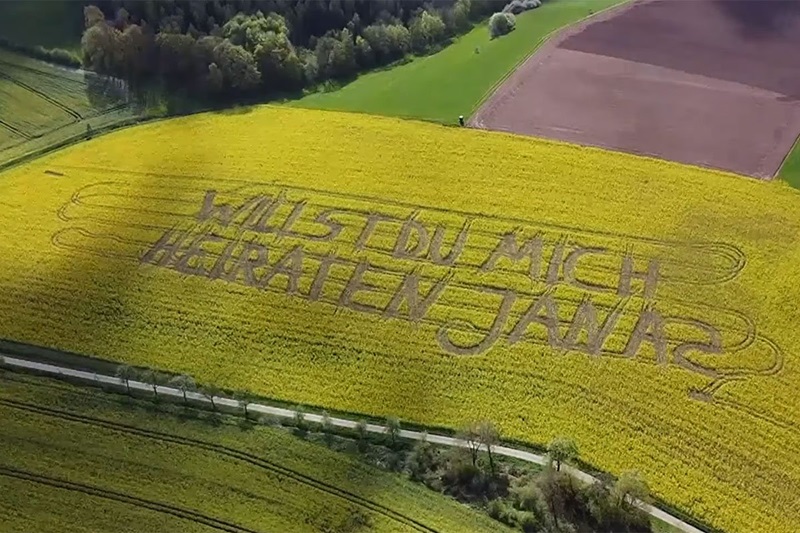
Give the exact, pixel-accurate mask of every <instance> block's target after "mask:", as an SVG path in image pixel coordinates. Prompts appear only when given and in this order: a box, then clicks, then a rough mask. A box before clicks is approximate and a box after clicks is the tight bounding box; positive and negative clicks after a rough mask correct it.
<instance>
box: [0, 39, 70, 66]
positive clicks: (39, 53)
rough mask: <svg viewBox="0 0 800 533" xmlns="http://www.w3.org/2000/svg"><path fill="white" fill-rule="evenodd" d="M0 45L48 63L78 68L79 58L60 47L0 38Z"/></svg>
mask: <svg viewBox="0 0 800 533" xmlns="http://www.w3.org/2000/svg"><path fill="white" fill-rule="evenodd" d="M0 47H2V48H6V49H8V50H11V51H12V52H18V53H20V54H25V55H28V56H31V57H34V58H36V59H41V60H42V61H47V62H48V63H56V64H58V65H64V66H66V67H73V68H80V67H81V60H80V58H79V57H78V56H76V55H75V54H73V53H72V52H68V51H67V50H63V49H61V48H52V49H47V48H43V47H41V46H25V45H22V44H18V43H14V42H11V41H9V40H7V39H3V38H0Z"/></svg>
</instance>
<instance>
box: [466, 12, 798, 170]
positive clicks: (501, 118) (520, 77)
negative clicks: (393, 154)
mask: <svg viewBox="0 0 800 533" xmlns="http://www.w3.org/2000/svg"><path fill="white" fill-rule="evenodd" d="M798 49H800V2H797V1H793V0H790V1H782V0H773V1H767V2H762V1H751V0H692V1H686V0H640V1H636V2H632V3H630V4H626V5H625V6H622V7H620V8H617V9H614V10H611V11H609V12H606V13H603V14H600V15H598V16H596V17H594V18H592V19H590V20H587V21H584V22H583V23H581V24H578V25H576V26H573V27H572V28H569V29H567V30H565V31H564V32H562V33H561V34H560V35H559V36H557V37H556V38H554V39H553V40H552V41H551V42H550V43H548V44H547V45H546V46H544V47H543V48H541V49H540V51H539V52H538V53H536V54H534V55H533V56H532V57H531V58H530V59H529V60H528V61H527V62H526V63H525V64H524V65H523V66H522V67H520V69H519V70H518V71H517V72H515V73H514V74H513V75H512V76H511V77H510V78H509V79H508V81H507V82H506V83H504V84H503V85H502V86H501V87H500V88H499V89H498V90H497V92H495V94H494V95H492V97H491V98H490V99H489V100H488V101H487V102H486V104H485V105H484V106H483V107H482V108H481V109H480V110H479V111H478V113H476V115H475V116H474V117H473V118H472V120H471V125H473V126H476V127H481V128H487V129H497V130H504V131H513V132H517V133H523V134H529V135H537V136H542V137H550V138H555V139H560V140H565V141H570V142H576V143H580V144H588V145H594V146H601V147H605V148H611V149H616V150H622V151H626V152H633V153H638V154H645V155H653V156H656V157H661V158H664V159H671V160H675V161H679V162H683V163H690V164H696V165H702V166H707V167H713V168H719V169H724V170H730V171H733V172H738V173H742V174H747V175H751V176H755V177H761V178H770V177H772V176H774V175H775V173H776V172H777V170H778V168H779V167H780V165H781V162H782V161H783V158H784V157H785V156H786V154H787V153H788V152H789V150H790V149H791V148H792V145H793V143H794V141H795V139H796V138H797V135H798V133H800V61H798V60H797V53H796V51H797V50H798Z"/></svg>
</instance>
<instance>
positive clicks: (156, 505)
mask: <svg viewBox="0 0 800 533" xmlns="http://www.w3.org/2000/svg"><path fill="white" fill-rule="evenodd" d="M0 476H6V477H12V478H15V479H20V480H22V481H28V482H30V483H39V484H40V485H47V486H49V487H54V488H57V489H62V490H68V491H72V492H80V493H82V494H86V495H87V496H93V497H95V498H103V499H105V500H111V501H115V502H119V503H125V504H128V505H132V506H134V507H139V508H144V509H148V510H150V511H155V512H158V513H162V514H168V515H171V516H174V517H176V518H181V519H183V520H188V521H190V522H195V523H198V524H203V525H204V526H208V527H210V528H213V529H216V530H218V531H225V532H226V533H259V532H258V531H256V530H254V529H249V528H246V527H243V526H239V525H236V524H234V523H232V522H227V521H225V520H219V519H217V518H213V517H211V516H207V515H204V514H202V513H199V512H197V511H193V510H190V509H184V508H181V507H177V506H174V505H169V504H165V503H160V502H157V501H153V500H146V499H144V498H139V497H138V496H131V495H129V494H125V493H123V492H117V491H113V490H109V489H104V488H101V487H97V486H94V485H85V484H83V483H76V482H74V481H68V480H66V479H61V478H56V477H51V476H44V475H41V474H35V473H33V472H30V471H27V470H21V469H18V468H11V467H7V466H3V465H0Z"/></svg>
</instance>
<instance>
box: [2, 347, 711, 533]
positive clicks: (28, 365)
mask: <svg viewBox="0 0 800 533" xmlns="http://www.w3.org/2000/svg"><path fill="white" fill-rule="evenodd" d="M0 357H2V358H3V361H4V362H5V364H6V365H7V366H10V367H17V368H24V369H29V370H35V371H37V372H41V373H46V374H51V375H55V376H69V377H72V378H77V379H82V380H87V381H93V382H96V383H103V384H106V385H112V386H116V387H120V388H124V387H125V385H124V384H123V383H122V382H121V381H120V379H119V378H117V377H116V376H108V375H104V374H97V373H95V372H86V371H83V370H74V369H72V368H64V367H60V366H56V365H50V364H44V363H37V362H34V361H27V360H25V359H18V358H16V357H9V356H0ZM128 386H129V387H130V388H131V389H133V390H142V391H152V390H153V386H152V385H150V384H149V383H144V382H141V381H133V380H131V381H129V382H128ZM157 390H158V393H159V394H163V395H164V396H174V397H178V398H182V397H183V392H181V391H180V390H178V389H175V388H172V387H166V386H163V385H159V386H157ZM186 397H187V398H191V399H192V400H196V401H200V402H207V403H210V400H209V399H208V398H207V397H206V396H204V395H203V394H201V393H198V392H187V393H186ZM214 403H215V404H216V405H224V406H227V407H234V408H235V407H238V406H239V402H238V401H236V400H234V399H232V398H228V397H223V396H215V397H214ZM247 410H248V411H249V412H253V413H261V414H267V415H272V416H277V417H281V418H294V416H295V414H296V411H293V410H291V409H284V408H282V407H274V406H271V405H263V404H258V403H252V404H248V406H247ZM305 419H306V420H307V421H309V422H315V423H320V422H322V416H321V415H317V414H312V413H306V414H305ZM330 423H331V424H333V425H334V426H338V427H344V428H354V427H356V425H357V422H356V421H354V420H348V419H346V418H334V417H331V418H330ZM367 431H369V432H371V433H385V432H386V426H382V425H380V424H367ZM400 436H401V437H403V438H406V439H412V440H422V439H427V441H428V442H431V443H433V444H440V445H443V446H458V447H461V448H465V447H467V444H466V443H465V442H464V441H461V440H458V439H455V438H453V437H448V436H446V435H437V434H435V433H427V434H424V433H422V432H419V431H410V430H405V429H404V430H401V431H400ZM493 452H494V453H496V454H497V455H504V456H506V457H514V458H516V459H521V460H523V461H527V462H530V463H536V464H540V465H543V464H546V463H547V457H545V456H543V455H538V454H535V453H531V452H527V451H525V450H518V449H516V448H509V447H507V446H496V447H495V448H494V449H493ZM562 468H565V469H566V471H567V472H569V473H570V474H571V475H573V476H575V477H576V478H577V479H579V480H581V481H583V482H585V483H593V482H595V481H597V479H596V478H595V477H593V476H591V475H589V474H587V473H586V472H582V471H580V470H577V469H575V468H572V467H570V466H568V465H564V466H562ZM639 506H640V507H641V508H642V509H644V511H645V512H647V514H649V515H650V516H653V517H655V518H658V519H659V520H662V521H663V522H666V523H667V524H670V525H671V526H674V527H676V528H678V529H679V530H681V531H683V532H685V533H704V532H703V531H701V530H700V529H697V528H696V527H694V526H692V525H690V524H687V523H686V522H684V521H682V520H680V519H679V518H676V517H674V516H672V515H671V514H668V513H666V512H665V511H662V510H661V509H659V508H658V507H654V506H652V505H649V504H645V503H639Z"/></svg>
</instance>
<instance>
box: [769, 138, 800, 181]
mask: <svg viewBox="0 0 800 533" xmlns="http://www.w3.org/2000/svg"><path fill="white" fill-rule="evenodd" d="M795 150H799V151H800V134H798V135H797V137H795V139H794V142H793V143H792V147H791V148H789V151H788V152H786V155H785V156H783V161H781V164H780V166H778V170H776V171H775V174H773V175H772V177H771V178H770V179H773V180H774V179H778V180H781V179H783V178H781V172H783V167H784V166H786V162H787V161H788V160H789V157H791V155H792V152H794V151H795ZM783 181H786V180H785V179H783Z"/></svg>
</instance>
